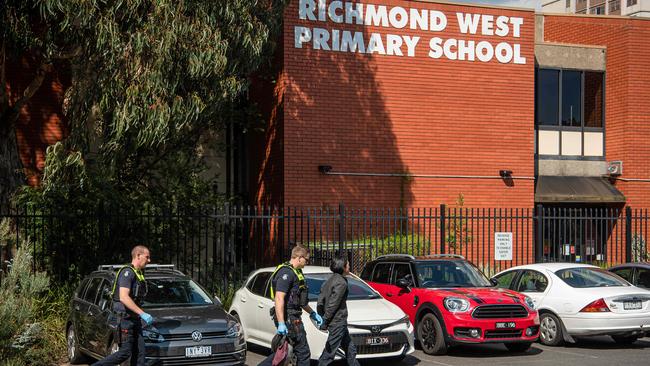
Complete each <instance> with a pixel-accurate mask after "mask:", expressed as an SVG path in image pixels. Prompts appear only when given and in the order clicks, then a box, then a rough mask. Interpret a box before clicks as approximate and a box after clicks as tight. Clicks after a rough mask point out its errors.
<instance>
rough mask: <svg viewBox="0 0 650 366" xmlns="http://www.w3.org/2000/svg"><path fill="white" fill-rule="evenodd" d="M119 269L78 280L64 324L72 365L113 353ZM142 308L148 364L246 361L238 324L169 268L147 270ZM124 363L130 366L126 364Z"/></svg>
mask: <svg viewBox="0 0 650 366" xmlns="http://www.w3.org/2000/svg"><path fill="white" fill-rule="evenodd" d="M122 267H123V265H106V266H99V268H98V269H97V271H95V272H93V273H91V274H90V275H88V276H87V277H86V278H84V279H83V281H81V284H80V285H79V287H78V288H77V290H76V291H75V293H74V296H73V298H72V300H71V301H70V316H69V318H68V321H67V323H66V336H67V337H66V338H67V343H68V356H69V357H70V362H71V363H78V362H81V361H82V359H83V358H84V357H85V356H92V357H93V358H103V357H105V356H106V355H107V354H110V353H114V352H117V350H118V341H117V337H116V334H117V321H116V319H117V317H116V315H115V314H114V313H113V310H112V307H113V301H112V300H111V292H112V289H113V281H114V280H115V272H116V271H117V270H119V269H120V268H122ZM144 273H145V277H146V283H147V289H148V290H147V295H146V296H145V298H144V301H143V304H142V308H143V309H144V310H145V311H146V312H147V313H149V314H151V315H152V316H153V318H154V322H153V324H152V325H151V326H148V327H145V328H143V335H144V337H145V342H146V343H145V344H146V357H147V364H148V365H152V364H153V365H216V364H219V365H240V364H243V363H244V361H245V359H246V342H245V341H244V333H243V330H242V328H241V324H240V323H239V322H238V321H237V320H236V319H235V318H233V317H232V316H231V315H229V314H228V313H226V312H225V311H224V310H223V307H222V306H221V302H220V301H219V299H217V298H212V297H211V296H210V295H208V292H207V291H206V290H205V289H203V288H202V287H201V286H200V285H198V284H197V283H196V282H194V281H192V279H191V278H189V277H187V276H186V275H184V274H183V273H182V272H180V271H178V270H176V269H174V266H173V265H155V264H153V265H147V267H146V268H145V270H144ZM127 364H128V362H127Z"/></svg>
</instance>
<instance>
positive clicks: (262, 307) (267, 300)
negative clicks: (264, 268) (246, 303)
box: [257, 272, 277, 342]
mask: <svg viewBox="0 0 650 366" xmlns="http://www.w3.org/2000/svg"><path fill="white" fill-rule="evenodd" d="M268 274H269V276H268V279H267V281H266V287H265V288H264V296H260V299H258V301H257V308H258V312H257V323H258V324H259V325H260V333H261V336H262V339H264V340H265V341H266V342H271V339H273V336H274V335H275V332H276V329H277V328H276V326H275V323H274V322H273V318H271V313H270V311H271V308H272V307H274V306H275V302H274V301H273V300H271V274H272V273H271V272H268Z"/></svg>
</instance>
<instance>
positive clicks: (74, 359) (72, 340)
mask: <svg viewBox="0 0 650 366" xmlns="http://www.w3.org/2000/svg"><path fill="white" fill-rule="evenodd" d="M66 340H67V345H68V358H69V359H70V363H71V364H77V363H83V361H84V360H85V359H86V358H85V357H84V355H83V353H81V351H80V350H79V344H78V343H77V334H76V333H75V331H74V326H72V325H70V326H69V327H68V332H67V334H66Z"/></svg>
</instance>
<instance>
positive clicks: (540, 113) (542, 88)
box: [536, 69, 560, 126]
mask: <svg viewBox="0 0 650 366" xmlns="http://www.w3.org/2000/svg"><path fill="white" fill-rule="evenodd" d="M559 91H560V71H559V70H543V69H540V70H538V71H537V105H536V109H537V124H540V125H551V126H557V125H559V123H558V116H559V113H560V112H559V111H560V106H559V100H560V94H559Z"/></svg>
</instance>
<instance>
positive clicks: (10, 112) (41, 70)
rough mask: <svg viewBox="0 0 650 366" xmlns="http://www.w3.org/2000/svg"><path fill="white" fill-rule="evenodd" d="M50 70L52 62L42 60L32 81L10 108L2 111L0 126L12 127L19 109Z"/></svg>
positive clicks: (8, 128)
mask: <svg viewBox="0 0 650 366" xmlns="http://www.w3.org/2000/svg"><path fill="white" fill-rule="evenodd" d="M51 71H52V64H51V63H50V62H49V61H43V63H41V65H40V66H39V67H38V69H37V70H36V76H34V79H32V82H31V83H29V85H28V86H27V88H25V91H23V95H22V97H20V99H18V100H17V101H16V103H14V105H13V106H12V107H11V108H8V109H7V110H6V111H5V113H2V115H1V117H0V126H1V125H5V128H6V129H7V130H8V131H10V130H12V129H13V125H14V123H16V121H17V120H18V117H19V116H20V110H21V109H22V108H23V106H24V105H25V104H26V103H27V102H28V101H29V100H30V99H31V98H32V97H33V96H34V94H36V91H38V89H39V88H40V87H41V85H42V84H43V80H44V79H45V76H46V75H47V74H48V73H49V72H51Z"/></svg>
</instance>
